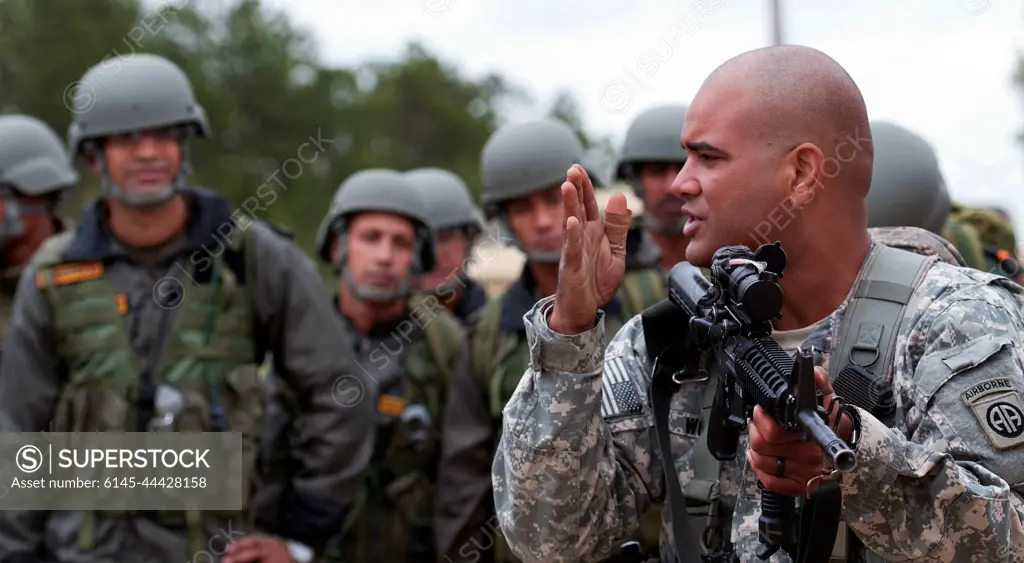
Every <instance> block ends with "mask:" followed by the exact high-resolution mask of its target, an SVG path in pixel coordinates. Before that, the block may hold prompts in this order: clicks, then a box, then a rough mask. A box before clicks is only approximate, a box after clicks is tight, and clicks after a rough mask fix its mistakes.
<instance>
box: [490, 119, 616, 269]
mask: <svg viewBox="0 0 1024 563" xmlns="http://www.w3.org/2000/svg"><path fill="white" fill-rule="evenodd" d="M584 152H585V151H584V148H583V143H581V142H580V139H579V137H577V136H576V133H574V132H573V130H572V129H571V128H569V126H568V125H566V124H565V123H562V122H561V121H557V120H554V119H546V120H541V121H531V122H526V123H515V124H511V125H506V126H504V127H502V128H500V129H498V130H497V131H495V132H494V134H492V135H491V137H490V138H489V139H487V142H486V143H485V144H484V148H483V152H482V153H481V156H480V175H481V177H482V180H483V198H482V199H483V207H484V213H485V214H486V216H487V218H488V219H492V218H496V217H497V218H500V220H501V222H502V226H503V227H504V230H506V231H507V232H508V234H510V235H513V233H512V230H511V228H509V225H508V218H507V217H505V215H504V213H503V208H504V203H505V202H507V201H509V200H512V199H515V198H518V197H523V196H526V195H530V194H532V193H536V192H539V191H541V190H545V189H548V188H550V187H551V186H558V185H561V183H562V182H564V181H565V174H566V172H567V171H568V170H569V167H570V166H572V165H573V164H574V163H580V162H581V161H582V160H583V156H584ZM587 174H588V175H589V176H590V179H591V182H593V184H594V186H595V187H599V186H600V185H601V183H600V180H599V178H598V177H597V176H596V175H594V174H592V173H591V171H590V170H587ZM512 238H513V240H515V244H516V246H517V247H519V249H520V250H522V251H523V252H525V253H526V255H527V257H528V259H529V260H531V261H536V262H548V263H551V262H558V260H559V259H560V257H561V252H560V251H556V252H550V251H538V250H533V249H529V248H526V246H525V245H524V244H523V242H522V241H521V240H519V237H516V236H514V235H513V237H512Z"/></svg>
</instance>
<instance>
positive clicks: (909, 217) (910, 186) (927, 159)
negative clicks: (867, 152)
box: [867, 122, 950, 235]
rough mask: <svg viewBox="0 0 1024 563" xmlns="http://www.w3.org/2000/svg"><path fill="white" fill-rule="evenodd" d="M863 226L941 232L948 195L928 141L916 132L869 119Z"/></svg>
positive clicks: (947, 210)
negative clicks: (870, 153) (871, 150)
mask: <svg viewBox="0 0 1024 563" xmlns="http://www.w3.org/2000/svg"><path fill="white" fill-rule="evenodd" d="M871 136H872V138H873V143H874V149H875V150H874V152H875V156H874V167H873V169H872V173H871V189H870V190H869V191H868V197H867V209H868V227H919V228H922V229H926V230H928V231H931V232H933V233H935V234H939V235H941V233H942V229H943V226H944V225H945V223H946V219H947V218H948V216H949V210H950V199H949V192H948V191H947V189H946V183H945V181H944V180H943V178H942V172H941V171H940V170H939V161H938V159H937V158H936V156H935V150H934V149H933V148H932V146H931V145H930V144H929V143H928V142H927V141H925V140H924V139H923V138H921V137H920V136H918V135H917V134H915V133H913V132H911V131H909V130H907V129H905V128H903V127H900V126H898V125H895V124H892V123H887V122H873V123H872V124H871Z"/></svg>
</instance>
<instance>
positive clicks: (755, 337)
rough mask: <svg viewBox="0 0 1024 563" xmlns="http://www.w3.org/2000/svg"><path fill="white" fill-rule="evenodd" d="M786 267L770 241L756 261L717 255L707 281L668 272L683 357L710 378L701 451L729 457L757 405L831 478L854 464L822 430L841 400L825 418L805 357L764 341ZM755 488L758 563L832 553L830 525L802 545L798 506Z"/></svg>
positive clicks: (744, 254) (778, 305) (696, 273)
mask: <svg viewBox="0 0 1024 563" xmlns="http://www.w3.org/2000/svg"><path fill="white" fill-rule="evenodd" d="M785 267H786V253H785V252H784V251H783V250H782V247H781V244H780V243H778V242H776V243H775V244H770V245H762V246H761V247H760V248H758V250H757V252H755V253H751V252H750V249H749V248H748V247H746V246H729V247H725V248H722V249H720V250H718V252H716V253H715V255H714V257H713V259H712V266H711V276H710V277H711V280H710V283H709V282H708V280H706V279H705V278H704V276H703V275H702V274H701V271H700V270H699V269H698V268H696V267H695V266H693V265H691V264H689V263H686V262H681V263H679V264H677V265H676V266H675V267H674V268H672V271H671V272H670V273H669V283H668V285H669V299H670V300H671V301H672V302H673V303H674V304H675V305H676V306H678V307H679V308H680V309H682V310H683V312H684V315H685V317H687V318H689V326H688V329H687V330H686V339H687V344H686V347H687V349H688V350H689V351H690V353H691V354H692V353H693V352H696V351H699V352H709V353H710V354H711V358H710V361H709V369H710V370H714V371H716V372H717V374H716V375H717V378H716V379H717V381H718V389H717V391H716V395H715V400H714V405H713V406H712V408H711V415H710V420H709V424H708V429H707V432H708V435H707V445H708V449H709V450H710V452H711V454H712V455H713V456H714V457H715V458H717V459H718V460H719V461H727V460H732V459H735V457H736V450H737V447H738V442H739V437H740V432H741V430H743V429H744V428H745V427H746V420H747V419H748V418H749V417H750V416H751V413H752V412H753V409H754V406H755V405H760V407H761V408H762V409H763V410H764V412H765V414H767V415H769V416H771V417H772V418H774V419H775V421H776V422H777V423H778V424H779V426H781V427H782V428H783V429H785V430H787V431H791V432H801V433H803V434H804V435H805V436H809V437H810V438H811V439H812V440H814V441H815V442H816V443H817V444H818V446H820V447H821V449H822V451H823V452H824V454H825V455H826V456H827V457H828V459H829V460H830V461H831V462H832V464H833V466H834V467H835V468H836V469H837V470H838V471H840V472H843V473H847V472H850V471H852V470H853V469H854V467H855V466H856V464H857V460H856V455H855V454H854V452H853V451H852V450H851V449H850V447H849V446H848V445H847V444H846V442H844V441H843V440H841V439H840V438H839V437H837V436H836V434H835V433H834V432H833V431H832V429H830V428H829V427H828V425H827V424H826V423H825V422H824V421H825V420H827V417H828V415H829V414H830V411H831V409H832V407H833V406H835V404H837V403H840V402H841V399H840V400H839V401H836V402H834V403H833V405H830V406H829V409H828V410H826V409H824V408H821V407H819V405H818V401H819V399H818V391H817V386H816V385H815V381H814V359H813V355H812V354H811V352H810V351H807V350H800V352H799V353H798V354H797V356H796V361H795V362H794V359H793V358H791V357H790V356H789V355H788V354H786V353H785V352H784V351H783V350H782V348H781V347H779V345H778V344H777V343H776V342H775V341H774V340H772V338H771V333H772V325H771V321H772V319H776V318H780V311H781V309H782V301H783V295H782V288H780V287H779V285H778V284H777V283H776V282H777V281H778V278H779V276H781V275H782V271H783V269H785ZM758 487H759V489H760V492H761V517H760V518H759V519H758V536H759V540H760V543H761V546H760V547H759V549H758V551H757V553H756V555H757V557H758V559H761V560H762V561H764V560H767V559H768V558H769V557H771V556H772V555H773V554H774V553H775V552H777V551H778V550H779V549H780V548H781V549H783V550H785V551H786V552H787V553H789V554H790V556H791V557H793V559H794V560H796V561H804V560H805V558H804V554H805V553H809V552H813V553H821V552H822V551H823V550H822V549H821V546H815V549H812V550H810V551H808V549H809V548H808V545H807V544H808V542H810V541H823V542H828V546H827V550H824V552H825V553H826V554H827V553H829V552H830V551H831V543H832V542H833V541H834V534H835V527H833V529H832V534H831V535H832V538H831V539H829V538H827V537H822V536H827V534H821V533H817V534H815V536H816V537H814V538H813V539H812V538H805V537H800V536H801V535H802V534H800V533H799V532H800V530H799V521H798V519H797V507H796V499H795V498H792V497H787V496H785V495H781V494H778V493H773V492H771V491H768V490H766V489H765V488H764V486H763V485H762V484H761V483H758ZM808 535H810V534H808ZM676 547H677V549H687V548H686V546H676ZM815 557H816V556H815ZM826 559H827V558H826ZM805 563H810V561H806V562H805Z"/></svg>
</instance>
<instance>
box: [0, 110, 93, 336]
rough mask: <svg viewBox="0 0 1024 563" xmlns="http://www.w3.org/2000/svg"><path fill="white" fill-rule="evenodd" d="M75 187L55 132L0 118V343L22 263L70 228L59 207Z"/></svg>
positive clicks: (27, 120) (22, 118) (18, 118)
mask: <svg viewBox="0 0 1024 563" xmlns="http://www.w3.org/2000/svg"><path fill="white" fill-rule="evenodd" d="M77 183H78V173H77V172H75V169H74V168H72V166H71V164H70V161H69V159H68V155H67V152H66V150H65V149H64V143H63V142H62V141H61V139H60V137H58V136H57V134H56V133H55V132H54V131H53V129H50V127H49V126H48V125H46V124H45V123H43V122H42V121H40V120H38V119H36V118H34V117H30V116H27V115H0V215H2V217H3V224H2V226H0V251H2V254H0V268H2V272H0V284H2V293H0V323H2V324H0V340H2V339H3V338H4V337H5V336H6V335H7V323H8V318H9V317H10V311H11V305H12V304H13V300H14V290H15V289H16V288H17V285H18V278H20V277H21V272H22V269H23V267H24V265H25V264H26V263H27V262H28V261H29V258H31V257H32V254H34V253H35V251H36V249H38V248H39V245H40V244H42V243H43V241H44V240H46V238H48V237H49V236H51V235H54V234H57V233H60V232H63V231H64V230H65V229H66V228H67V227H68V226H69V225H68V224H66V222H65V221H63V220H62V219H61V218H60V217H58V216H57V207H58V205H59V204H60V202H61V200H62V198H63V196H64V195H65V194H66V193H67V192H68V191H69V190H70V189H71V188H73V187H74V186H75V184H77Z"/></svg>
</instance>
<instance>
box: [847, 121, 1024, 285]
mask: <svg viewBox="0 0 1024 563" xmlns="http://www.w3.org/2000/svg"><path fill="white" fill-rule="evenodd" d="M871 132H872V135H873V137H874V144H875V160H874V165H873V169H872V177H871V188H870V190H869V191H868V197H867V206H868V226H869V227H873V228H881V227H918V228H921V229H925V230H927V231H930V232H932V233H934V234H936V235H939V236H941V237H942V238H943V239H945V240H947V241H949V243H952V247H953V248H954V249H955V252H956V254H957V256H959V257H960V259H961V261H962V262H963V264H962V265H966V266H969V267H971V268H975V269H979V270H982V271H988V272H991V273H997V274H1000V275H1003V276H1007V277H1011V278H1016V277H1017V276H1018V275H1019V267H1018V266H1017V261H1016V258H1015V257H1014V255H1013V248H1012V246H1013V235H1012V230H1010V231H1009V232H1010V234H1009V236H1007V235H1005V234H1003V233H1006V232H1007V230H1009V229H1008V226H1006V223H1005V222H1003V221H1001V220H998V219H997V218H996V217H994V216H993V214H991V213H987V212H981V211H976V210H973V209H971V208H968V207H965V206H963V205H960V204H957V203H953V202H951V201H950V197H949V192H948V190H947V189H946V183H945V180H944V179H943V177H942V172H941V170H940V169H939V162H938V158H937V157H936V155H935V150H934V149H933V148H932V146H931V145H930V144H929V143H928V142H927V141H926V140H924V139H923V138H922V137H921V136H919V135H917V134H916V133H914V132H912V131H910V130H908V129H906V128H904V127H901V126H899V125H896V124H893V123H887V122H874V123H872V124H871ZM990 225H991V226H992V227H991V228H989V229H988V232H993V233H998V234H1003V236H1001V237H1000V238H998V239H996V240H997V242H996V241H994V242H995V243H994V244H993V243H991V242H988V241H986V240H985V239H984V237H983V236H982V235H981V233H980V232H979V228H980V227H988V226H990ZM885 232H886V233H888V234H887V235H886V236H891V235H892V234H893V233H895V232H900V231H885ZM873 234H874V235H875V237H876V238H878V237H879V235H880V232H876V231H873ZM1007 241H1008V242H1007ZM883 242H885V243H886V244H888V245H889V246H901V244H902V243H901V242H900V241H898V240H888V239H885V240H883ZM1001 245H1009V246H1010V248H1009V249H1007V250H1003V249H1002V248H1001Z"/></svg>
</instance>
